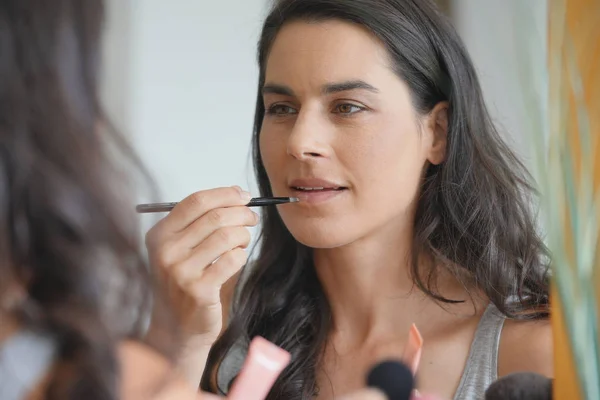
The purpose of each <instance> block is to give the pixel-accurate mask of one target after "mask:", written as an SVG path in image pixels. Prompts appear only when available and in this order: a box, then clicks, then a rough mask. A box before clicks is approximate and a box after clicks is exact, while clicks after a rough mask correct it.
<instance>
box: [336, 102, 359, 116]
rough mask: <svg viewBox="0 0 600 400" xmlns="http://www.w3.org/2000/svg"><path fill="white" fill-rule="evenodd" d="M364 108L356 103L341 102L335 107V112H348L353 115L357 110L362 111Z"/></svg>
mask: <svg viewBox="0 0 600 400" xmlns="http://www.w3.org/2000/svg"><path fill="white" fill-rule="evenodd" d="M362 110H363V108H362V107H359V106H357V105H355V104H340V105H338V106H337V107H336V108H335V112H336V113H338V114H346V115H351V114H355V113H357V112H360V111H362Z"/></svg>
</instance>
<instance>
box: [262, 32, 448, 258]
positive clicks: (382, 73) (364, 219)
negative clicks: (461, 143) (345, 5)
mask: <svg viewBox="0 0 600 400" xmlns="http://www.w3.org/2000/svg"><path fill="white" fill-rule="evenodd" d="M263 98H264V106H265V110H266V112H265V116H264V120H263V125H262V130H261V132H260V150H261V155H262V160H263V163H264V166H265V168H266V171H267V174H268V177H269V181H270V184H271V187H272V190H273V193H274V195H276V196H295V197H299V198H300V202H299V203H293V204H287V205H283V206H280V208H279V212H280V214H281V217H282V219H283V221H284V223H285V224H286V226H287V227H288V229H289V230H290V232H291V233H292V234H293V235H294V237H295V238H296V239H297V240H298V241H299V242H301V243H303V244H305V245H307V246H309V247H313V248H333V247H339V246H343V245H346V244H349V243H352V242H354V241H356V240H359V239H361V238H364V237H366V236H369V235H370V234H373V233H375V232H377V231H381V230H382V229H385V227H386V226H388V227H391V228H392V229H393V228H394V227H396V226H401V225H402V224H406V223H407V221H408V223H411V221H412V213H413V212H414V207H413V206H412V205H413V204H414V202H415V200H416V197H417V195H418V193H419V186H420V182H421V177H422V175H423V171H424V168H425V167H426V165H427V163H428V162H429V163H435V164H437V163H440V162H441V161H443V158H444V151H445V132H444V129H441V128H440V127H441V126H443V124H444V121H441V123H440V117H439V115H442V114H445V113H438V112H432V113H431V114H429V115H427V116H419V115H418V114H417V112H416V110H415V109H414V107H413V105H412V104H411V98H410V94H409V91H408V87H407V86H406V84H405V83H404V82H403V81H402V80H401V79H400V78H399V77H398V76H397V75H396V74H395V73H394V72H393V71H392V68H391V64H390V61H389V60H388V56H387V53H386V50H385V48H384V46H383V45H382V44H381V43H380V42H379V41H378V40H377V39H376V38H375V37H374V36H373V35H371V34H370V33H369V32H368V31H366V30H365V29H363V28H361V27H359V26H357V25H352V24H349V23H345V22H339V21H327V22H319V23H307V22H294V23H289V24H287V25H286V26H284V27H283V28H282V30H281V31H280V32H279V34H278V36H277V38H276V40H275V42H274V44H273V47H272V50H271V52H270V54H269V57H268V59H267V64H266V76H265V85H264V87H263ZM436 108H437V107H436ZM434 110H435V109H434Z"/></svg>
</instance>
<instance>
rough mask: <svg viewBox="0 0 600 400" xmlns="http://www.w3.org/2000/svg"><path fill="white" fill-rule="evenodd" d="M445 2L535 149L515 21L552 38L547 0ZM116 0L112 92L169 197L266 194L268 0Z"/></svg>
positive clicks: (505, 122) (107, 75)
mask: <svg viewBox="0 0 600 400" xmlns="http://www.w3.org/2000/svg"><path fill="white" fill-rule="evenodd" d="M340 1H343V0H340ZM438 2H439V3H440V6H441V7H442V8H443V10H444V12H446V13H447V14H448V15H449V16H450V18H451V19H452V20H453V22H454V24H455V26H456V28H457V30H458V32H459V34H460V35H461V36H462V37H463V39H464V41H465V43H466V46H467V48H468V50H469V51H470V54H471V56H472V58H473V60H474V63H475V66H476V68H477V69H478V72H479V76H480V79H481V83H482V86H483V90H484V95H485V98H486V101H487V103H488V105H489V107H490V110H491V112H492V115H493V117H494V119H495V120H496V122H497V123H498V126H499V128H500V129H501V131H502V133H503V134H505V135H506V137H507V138H508V139H509V141H510V143H512V145H513V146H514V147H515V149H516V150H517V151H518V152H519V153H520V154H521V155H522V156H523V157H524V158H527V156H528V154H529V153H528V152H529V149H528V145H529V143H528V140H527V134H528V132H527V131H528V127H527V122H526V114H525V105H524V104H523V102H522V100H521V95H519V94H518V87H519V86H518V85H519V79H518V74H519V70H518V64H517V61H516V54H515V43H518V41H519V40H530V38H521V37H518V34H516V33H514V32H513V29H512V27H513V24H514V21H515V18H517V17H520V18H527V19H528V20H530V21H531V28H532V30H535V31H537V32H538V33H539V35H538V37H537V38H536V39H535V40H544V38H545V37H546V34H545V30H546V27H545V23H546V7H547V4H546V0H502V1H497V0H439V1H438ZM108 4H109V10H108V12H109V15H108V29H107V33H106V34H107V38H106V41H105V57H104V62H105V67H104V82H105V83H104V86H103V96H104V101H105V103H106V106H107V108H108V112H109V114H110V116H111V117H112V119H113V120H114V121H115V122H116V124H117V126H118V127H119V129H121V130H122V131H123V132H124V133H125V134H126V135H128V136H129V138H130V140H131V141H132V143H133V144H134V146H135V147H136V150H137V151H138V152H139V153H140V154H141V155H142V157H143V159H144V161H145V162H146V164H147V166H148V167H149V168H150V170H151V172H152V173H153V175H154V177H155V178H156V182H157V183H158V186H159V189H160V192H161V198H160V200H161V201H178V200H180V199H182V198H183V197H185V196H187V195H188V194H190V193H193V192H195V191H197V190H201V189H206V188H211V187H217V186H229V185H236V184H237V185H240V186H242V187H244V188H249V189H250V190H251V191H252V193H253V194H257V191H256V189H255V185H254V178H253V173H252V168H251V163H250V153H249V143H250V137H251V132H252V120H253V112H254V105H255V102H256V92H257V79H258V71H257V66H256V61H255V58H256V57H255V49H256V42H257V40H258V34H259V32H260V26H261V23H262V19H263V17H264V15H265V14H266V11H267V9H268V5H269V0H229V1H215V0H211V1H209V0H170V1H164V0H109V1H108ZM542 44H543V43H542ZM526 161H527V160H526ZM156 217H157V216H144V222H146V223H152V221H151V220H150V219H151V218H156Z"/></svg>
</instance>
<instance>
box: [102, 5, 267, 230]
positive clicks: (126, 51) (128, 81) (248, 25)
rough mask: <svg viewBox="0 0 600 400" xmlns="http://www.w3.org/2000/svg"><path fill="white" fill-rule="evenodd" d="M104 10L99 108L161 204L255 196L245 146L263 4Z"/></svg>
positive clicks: (147, 217) (145, 218) (111, 7)
mask: <svg viewBox="0 0 600 400" xmlns="http://www.w3.org/2000/svg"><path fill="white" fill-rule="evenodd" d="M108 5H109V7H108V26H107V36H106V42H105V49H106V51H105V69H106V71H105V78H106V81H105V85H104V88H105V96H104V97H105V102H106V103H107V106H108V110H109V112H110V114H111V116H112V117H113V119H115V120H116V121H117V123H118V125H119V127H120V128H121V129H122V130H123V131H124V132H125V133H126V134H127V136H129V138H130V139H131V141H132V142H133V144H134V146H135V148H136V150H137V151H138V152H139V153H140V154H141V156H142V158H143V160H144V161H145V163H146V165H147V166H148V167H149V169H150V171H151V173H152V174H153V176H154V177H155V180H156V182H157V184H158V187H159V189H160V191H161V198H160V199H159V200H160V201H179V200H181V199H182V198H184V197H185V196H187V195H189V194H191V193H193V192H195V191H198V190H201V189H208V188H212V187H218V186H231V185H239V186H241V187H243V188H251V189H252V193H253V194H257V191H256V189H255V185H254V178H253V174H252V169H251V163H250V157H249V155H250V153H249V150H250V147H249V144H250V140H251V133H252V123H253V116H254V115H253V113H254V104H255V99H256V90H257V87H256V86H257V79H258V69H257V65H256V61H255V60H256V56H255V53H256V52H255V49H256V42H257V40H258V35H259V33H260V27H261V23H262V19H263V15H264V13H265V12H266V6H267V4H266V1H265V0H232V1H215V0H169V1H166V0H108ZM157 217H158V216H150V215H145V216H143V217H142V220H143V221H144V222H145V224H144V225H147V224H149V223H151V222H153V221H156V218H157Z"/></svg>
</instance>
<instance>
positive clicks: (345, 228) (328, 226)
mask: <svg viewBox="0 0 600 400" xmlns="http://www.w3.org/2000/svg"><path fill="white" fill-rule="evenodd" d="M282 219H283V222H284V224H285V225H286V227H287V228H288V230H289V231H290V233H291V234H292V236H293V237H294V239H296V240H297V241H298V242H300V243H302V244H303V245H305V246H307V247H310V248H313V249H333V248H336V247H342V246H345V245H347V244H349V243H352V242H353V241H354V240H355V239H356V236H357V235H356V234H355V233H356V232H353V231H354V230H353V229H351V228H350V226H352V225H354V226H356V225H355V224H351V223H349V221H347V220H346V221H340V220H339V219H334V218H306V217H304V218H302V217H300V218H298V217H289V218H286V217H285V216H283V215H282Z"/></svg>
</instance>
